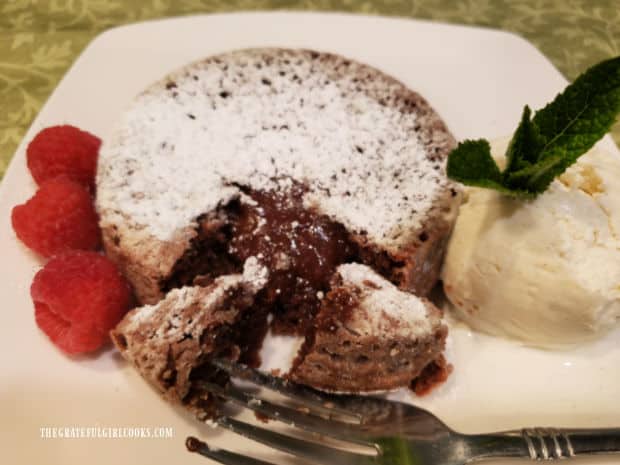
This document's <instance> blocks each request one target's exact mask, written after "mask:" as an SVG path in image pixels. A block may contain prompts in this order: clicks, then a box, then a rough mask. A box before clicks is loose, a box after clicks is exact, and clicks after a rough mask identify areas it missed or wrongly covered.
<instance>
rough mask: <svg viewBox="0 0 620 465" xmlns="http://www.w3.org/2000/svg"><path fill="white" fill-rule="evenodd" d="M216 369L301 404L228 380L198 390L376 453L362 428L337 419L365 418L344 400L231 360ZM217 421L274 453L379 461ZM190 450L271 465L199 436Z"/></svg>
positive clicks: (236, 464)
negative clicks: (287, 402) (282, 401)
mask: <svg viewBox="0 0 620 465" xmlns="http://www.w3.org/2000/svg"><path fill="white" fill-rule="evenodd" d="M212 363H213V365H214V366H216V367H217V368H219V369H221V370H224V371H225V372H227V373H229V374H230V375H231V376H233V377H237V378H240V379H242V380H244V381H250V382H252V383H254V384H256V385H258V386H261V387H264V388H267V389H269V390H272V391H275V392H277V393H278V394H280V395H283V396H284V397H285V398H286V399H290V400H294V401H297V402H298V403H300V406H299V407H298V408H295V407H290V406H286V405H282V404H279V403H274V402H272V401H269V400H267V399H264V398H261V397H258V396H257V395H255V394H250V393H248V392H246V391H244V390H243V389H241V388H239V387H238V386H236V385H235V384H234V383H232V382H229V383H228V385H226V386H225V387H222V386H220V385H218V384H215V383H210V382H207V381H200V382H195V385H196V387H198V388H202V389H204V390H205V391H208V392H210V393H212V394H215V395H216V396H219V397H222V398H224V399H226V400H229V401H231V402H233V403H235V404H237V405H240V406H242V407H244V408H247V409H249V410H252V411H254V412H255V413H257V414H259V415H262V416H264V417H267V418H269V419H272V420H277V421H281V422H283V423H285V424H287V425H289V426H293V427H296V428H300V429H302V430H305V431H307V432H310V433H313V434H315V435H320V436H324V437H328V438H332V439H336V440H340V441H344V442H346V443H350V444H357V445H362V446H366V447H368V448H371V450H372V451H373V453H376V452H377V446H376V445H375V444H374V443H373V442H372V441H371V440H370V439H369V437H367V436H365V435H364V432H363V429H362V428H360V427H359V426H358V425H355V424H351V423H350V422H349V423H347V422H344V421H340V420H338V419H337V417H346V418H352V419H355V420H356V421H357V423H359V422H360V421H361V420H362V415H361V413H360V412H356V411H352V410H349V409H346V408H344V406H343V405H342V402H341V401H339V400H337V399H335V398H332V396H329V395H323V394H319V393H318V392H317V391H314V390H311V389H309V388H306V387H303V386H300V385H297V384H294V383H291V382H289V381H287V380H285V379H282V378H278V377H275V376H270V375H267V374H265V373H262V372H260V371H258V370H254V369H252V368H249V367H247V366H245V365H241V364H236V363H233V362H230V361H228V360H221V359H218V360H214V361H213V362H212ZM215 421H216V423H217V424H218V425H219V426H221V427H222V428H225V429H228V430H230V431H232V432H234V433H237V434H239V435H241V436H244V437H246V438H248V439H251V440H254V441H257V442H260V443H262V444H265V445H267V446H269V447H272V448H274V449H278V450H281V451H283V452H286V453H289V454H292V455H295V456H298V457H302V458H305V459H307V460H310V461H313V462H317V463H321V464H325V463H338V464H339V465H358V464H366V463H368V464H370V463H375V460H374V456H373V455H366V454H360V453H357V452H351V451H346V450H343V449H337V448H335V447H330V446H327V445H325V444H318V443H316V442H311V441H308V440H305V439H300V438H296V437H293V436H289V435H286V434H282V433H278V432H275V431H271V430H269V429H266V428H264V427H260V426H256V425H253V424H250V423H245V422H242V421H239V420H237V419H234V418H231V417H227V416H222V417H219V418H217V419H216V420H215ZM186 446H187V449H188V450H190V451H192V452H197V453H199V454H201V455H203V456H205V457H208V458H210V459H212V460H215V461H218V462H220V463H223V464H228V465H271V464H269V463H268V462H264V461H261V460H258V459H254V458H251V457H248V456H244V455H241V454H238V453H234V452H230V451H226V450H223V449H213V448H210V447H209V446H208V445H207V444H205V443H204V442H202V441H199V440H198V439H196V438H188V439H187V442H186Z"/></svg>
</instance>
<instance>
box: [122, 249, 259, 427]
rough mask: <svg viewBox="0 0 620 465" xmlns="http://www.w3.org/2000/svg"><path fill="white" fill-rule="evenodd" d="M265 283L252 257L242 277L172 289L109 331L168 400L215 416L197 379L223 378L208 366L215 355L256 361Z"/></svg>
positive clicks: (211, 402)
mask: <svg viewBox="0 0 620 465" xmlns="http://www.w3.org/2000/svg"><path fill="white" fill-rule="evenodd" d="M266 281H267V274H266V269H265V268H263V267H259V266H258V265H257V262H256V260H255V259H250V260H248V264H247V265H246V267H245V270H244V273H243V274H242V275H241V274H236V275H225V276H221V277H219V278H217V279H216V280H215V281H214V282H213V283H211V284H210V285H209V286H206V287H201V286H193V287H182V288H180V289H174V290H172V291H170V292H169V293H168V294H167V295H166V296H165V298H164V299H163V300H161V301H160V302H158V303H157V304H155V305H146V306H143V307H139V308H136V309H134V310H132V311H131V312H129V313H128V314H127V315H126V316H125V317H124V319H123V320H122V321H121V322H120V323H119V324H118V325H117V327H116V328H115V329H114V330H113V331H112V332H111V337H112V340H113V341H114V344H115V345H116V346H117V347H118V349H119V350H120V352H121V354H122V355H123V357H124V358H125V359H127V360H128V361H129V362H131V363H132V364H133V365H134V366H135V367H136V369H137V370H138V371H139V372H140V374H141V375H142V376H143V377H144V378H145V379H146V380H147V381H149V382H150V383H151V384H152V385H153V386H154V387H155V388H156V389H157V390H158V391H159V392H160V393H161V394H162V395H163V397H164V398H166V399H167V400H169V401H171V402H173V403H179V404H182V405H184V406H186V407H187V408H189V409H190V410H191V411H192V412H193V413H194V414H196V415H197V416H198V417H199V418H206V417H209V416H212V415H213V413H214V411H215V410H214V409H215V400H214V398H213V396H212V395H210V394H209V393H207V392H205V391H204V390H203V389H200V388H196V386H194V385H193V382H194V381H195V380H212V381H218V380H219V379H220V378H221V377H222V375H223V374H222V373H219V372H217V370H215V369H213V368H212V367H211V366H210V365H208V362H209V360H210V359H212V358H213V357H227V358H230V359H233V360H240V361H242V362H244V363H247V364H249V365H252V366H256V365H258V363H259V359H258V355H257V353H258V350H259V349H260V345H261V344H262V341H263V338H264V336H265V333H266V331H267V312H265V311H262V310H261V308H260V307H256V306H254V305H253V304H254V301H255V297H256V294H257V293H258V292H259V291H260V290H261V289H262V287H263V286H264V285H265V283H266Z"/></svg>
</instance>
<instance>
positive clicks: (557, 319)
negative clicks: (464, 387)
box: [442, 140, 620, 348]
mask: <svg viewBox="0 0 620 465" xmlns="http://www.w3.org/2000/svg"><path fill="white" fill-rule="evenodd" d="M508 142H509V141H508V140H503V141H498V142H496V143H493V144H492V152H493V153H494V155H495V154H504V153H505V151H506V147H507V145H508ZM496 159H498V160H499V161H500V163H501V161H503V159H502V157H501V156H499V155H497V156H496ZM442 278H443V283H444V290H445V293H446V295H447V297H448V299H449V300H450V302H451V303H452V304H453V305H454V307H456V311H457V314H458V316H459V317H460V318H462V319H463V320H465V321H466V322H467V323H469V325H470V326H472V327H473V328H474V329H477V330H480V331H483V332H486V333H490V334H494V335H498V336H508V337H513V338H517V339H520V340H522V341H524V342H525V343H527V344H528V345H534V346H540V347H547V348H555V347H561V346H566V345H573V344H576V343H579V342H582V341H585V340H589V339H593V338H594V337H596V336H597V335H599V334H600V333H602V332H605V331H607V330H609V329H611V328H612V327H613V326H615V324H616V323H617V322H618V319H619V318H620V157H618V156H616V155H612V154H610V153H606V152H602V151H600V150H597V149H593V150H591V151H590V152H588V153H587V154H585V155H583V156H582V157H581V158H579V160H578V162H577V163H576V164H574V165H573V166H571V167H570V168H569V169H568V170H567V171H566V172H565V173H564V174H563V175H562V176H560V177H559V178H558V179H556V180H554V181H553V183H552V184H551V186H550V187H549V189H548V190H547V191H545V192H544V193H543V194H541V195H539V196H538V197H537V198H536V199H535V200H531V201H520V200H515V199H511V198H508V197H506V196H504V195H502V194H499V193H498V192H495V191H492V190H488V189H479V188H468V189H467V190H466V192H465V198H464V202H463V204H462V206H461V209H460V213H459V217H458V219H457V221H456V225H455V228H454V232H453V234H452V237H451V239H450V243H449V245H448V250H447V255H446V259H445V262H444V268H443V271H442Z"/></svg>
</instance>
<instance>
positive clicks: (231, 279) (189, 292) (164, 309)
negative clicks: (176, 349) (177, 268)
mask: <svg viewBox="0 0 620 465" xmlns="http://www.w3.org/2000/svg"><path fill="white" fill-rule="evenodd" d="M243 280H244V278H243V276H242V275H238V274H237V275H225V276H221V277H219V278H217V279H216V280H215V284H216V285H215V286H214V287H212V288H211V287H200V286H186V287H182V288H179V289H172V290H171V291H170V292H168V294H166V296H165V297H164V299H163V300H161V301H159V302H158V303H157V304H154V305H144V306H143V307H140V308H137V309H135V310H134V311H133V313H132V314H131V315H129V317H130V321H131V325H129V326H128V327H127V330H130V331H131V330H133V329H135V328H137V327H138V326H139V325H141V324H144V323H148V322H151V321H153V319H154V315H155V314H156V313H161V315H162V316H164V317H165V319H166V320H167V323H168V324H167V325H161V326H160V327H159V328H158V329H157V336H158V338H164V339H167V337H169V336H171V335H174V334H175V333H177V332H179V331H183V332H190V330H189V328H187V327H186V325H185V324H183V323H182V322H181V315H182V313H183V311H184V310H185V309H187V308H188V307H190V306H192V305H199V306H200V309H201V310H202V311H211V308H212V307H213V304H214V303H215V302H217V301H218V300H220V299H222V297H223V296H224V295H225V294H226V292H228V291H229V290H230V289H232V288H234V287H235V286H238V285H239V284H240V283H241V282H242V281H243ZM177 320H178V321H177ZM194 321H195V322H196V323H198V322H199V321H200V319H199V318H194ZM197 330H201V328H197ZM164 332H167V333H168V334H164Z"/></svg>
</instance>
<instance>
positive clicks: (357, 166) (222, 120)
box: [97, 49, 449, 246]
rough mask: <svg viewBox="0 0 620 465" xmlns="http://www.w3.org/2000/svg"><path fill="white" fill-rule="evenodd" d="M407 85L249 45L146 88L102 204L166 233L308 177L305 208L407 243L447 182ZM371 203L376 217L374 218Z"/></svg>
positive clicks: (114, 146) (114, 148)
mask: <svg viewBox="0 0 620 465" xmlns="http://www.w3.org/2000/svg"><path fill="white" fill-rule="evenodd" d="M405 91H406V89H404V87H403V86H402V85H401V84H400V83H398V82H396V81H394V80H392V79H390V78H388V77H386V76H384V75H382V74H380V73H377V72H376V71H375V70H373V69H371V68H369V67H366V66H364V65H360V64H357V63H355V62H350V61H347V60H345V59H344V58H339V57H334V56H331V55H321V54H315V53H311V52H306V51H294V50H288V51H285V50H273V49H264V50H244V51H239V52H233V53H229V54H226V55H222V56H219V57H213V58H210V59H208V60H205V61H203V62H200V63H197V64H194V65H191V66H189V67H187V68H185V69H183V70H181V71H179V72H178V73H176V74H174V75H171V76H169V77H168V78H167V79H166V80H164V81H162V82H161V83H158V84H156V85H155V86H153V87H152V88H151V89H150V90H149V91H147V92H146V93H144V94H142V95H141V96H139V97H138V98H137V99H136V100H135V102H134V103H133V105H132V106H131V107H130V108H129V110H128V112H127V113H126V114H125V115H124V117H123V119H122V120H121V122H120V124H119V126H118V128H117V130H116V132H115V133H114V135H113V136H112V137H111V138H110V139H108V140H106V141H104V145H103V147H102V150H101V154H100V159H99V160H100V161H99V169H98V179H97V183H98V191H97V204H98V209H99V211H100V213H101V216H102V223H103V224H104V225H105V223H106V222H109V223H112V224H113V223H114V222H116V221H119V219H120V218H121V217H122V218H123V221H126V220H127V219H130V221H131V222H132V223H133V224H134V225H135V227H141V226H142V227H143V226H146V227H147V228H148V231H149V232H150V233H151V234H152V235H154V236H155V237H157V238H158V239H160V240H162V241H166V240H171V238H172V237H173V236H174V234H175V232H177V231H178V230H179V229H182V228H184V227H187V226H188V225H191V224H192V223H193V222H194V221H195V219H196V218H197V217H198V216H199V215H201V214H203V213H205V212H207V211H210V210H212V209H214V208H215V207H216V206H217V205H218V204H222V203H225V202H227V201H228V200H230V199H231V198H233V197H235V196H237V195H239V190H238V187H236V186H238V185H243V186H248V187H251V188H253V189H258V190H276V189H287V188H289V187H290V186H291V179H295V180H296V181H301V182H303V183H305V184H307V186H308V191H307V193H306V194H305V197H304V203H305V204H306V206H311V207H314V208H316V209H317V210H318V211H319V212H320V213H324V214H327V215H330V216H331V217H332V218H333V219H335V220H336V221H339V222H341V223H342V224H344V225H345V227H347V228H348V229H349V230H351V231H354V232H357V233H363V234H367V236H368V237H369V239H371V240H372V241H374V242H375V243H377V244H379V245H385V246H394V245H396V246H397V245H398V244H400V243H401V242H403V243H404V242H406V240H408V239H409V238H408V237H407V233H408V232H410V231H412V230H414V229H415V228H418V227H420V226H421V223H422V221H423V220H424V218H425V217H426V215H427V213H428V210H429V209H430V208H431V206H432V205H433V202H434V201H435V200H436V197H437V196H438V195H440V193H441V192H443V191H444V190H445V189H446V186H448V185H449V181H448V180H447V179H446V178H445V174H444V171H443V170H444V165H443V162H442V161H437V160H436V159H433V157H429V156H428V155H429V154H428V153H426V151H425V148H424V145H423V144H422V143H421V142H420V140H419V139H418V137H416V132H417V129H416V128H419V125H420V122H419V121H418V120H417V116H416V112H415V111H404V110H403V107H402V105H400V104H397V103H395V102H396V101H397V100H398V98H399V95H402V94H403V92H405ZM369 212H372V214H369Z"/></svg>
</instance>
